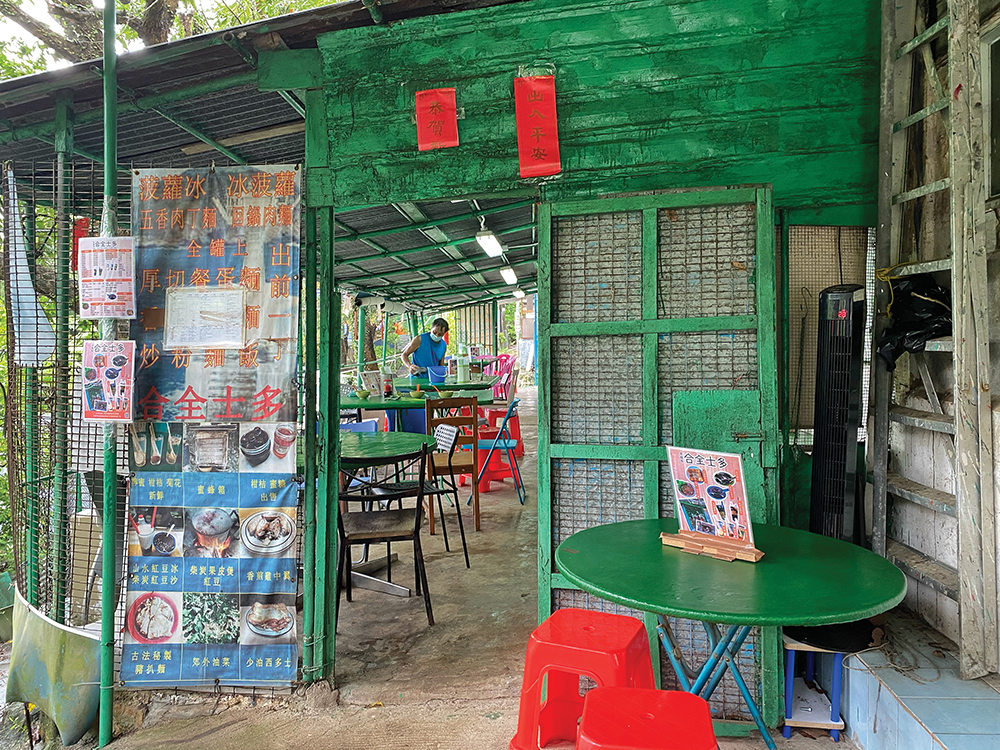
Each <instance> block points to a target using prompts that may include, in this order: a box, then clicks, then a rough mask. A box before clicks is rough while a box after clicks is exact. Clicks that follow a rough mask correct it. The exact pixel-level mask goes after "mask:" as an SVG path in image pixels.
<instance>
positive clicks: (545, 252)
mask: <svg viewBox="0 0 1000 750" xmlns="http://www.w3.org/2000/svg"><path fill="white" fill-rule="evenodd" d="M551 233H552V211H551V207H550V205H549V204H548V203H542V204H541V205H540V206H539V207H538V309H536V310H535V316H536V318H535V320H536V325H537V336H538V343H537V346H538V359H537V361H536V363H535V367H536V368H537V372H538V622H539V623H541V622H542V621H543V620H544V619H545V618H546V617H548V616H549V615H550V614H551V613H552V552H553V549H552V548H553V544H554V543H553V539H552V457H551V452H550V440H551V431H550V426H549V419H550V414H551V408H552V395H551V394H552V390H551V389H552V365H551V352H552V344H551V320H552V312H551V311H552V306H551V290H552V257H551Z"/></svg>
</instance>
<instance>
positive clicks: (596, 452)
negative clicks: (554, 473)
mask: <svg viewBox="0 0 1000 750" xmlns="http://www.w3.org/2000/svg"><path fill="white" fill-rule="evenodd" d="M549 455H551V456H552V458H585V459H592V460H596V461H666V460H667V449H666V448H665V447H664V446H662V445H568V444H562V443H552V444H551V445H550V446H549ZM657 486H658V485H657Z"/></svg>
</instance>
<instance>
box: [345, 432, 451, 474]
mask: <svg viewBox="0 0 1000 750" xmlns="http://www.w3.org/2000/svg"><path fill="white" fill-rule="evenodd" d="M422 445H426V446H427V450H428V451H432V450H434V449H435V448H437V443H436V442H435V440H434V437H433V436H432V435H421V434H419V433H415V432H348V431H347V430H344V431H342V432H341V433H340V462H341V463H342V464H346V465H349V466H353V467H363V466H376V465H378V464H380V463H382V462H383V461H384V460H385V459H386V458H391V457H392V456H400V455H403V454H405V453H416V452H417V451H418V450H420V446H422Z"/></svg>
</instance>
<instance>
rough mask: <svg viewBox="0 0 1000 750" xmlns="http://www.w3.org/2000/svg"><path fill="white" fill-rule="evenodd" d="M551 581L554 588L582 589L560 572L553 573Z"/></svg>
mask: <svg viewBox="0 0 1000 750" xmlns="http://www.w3.org/2000/svg"><path fill="white" fill-rule="evenodd" d="M550 581H551V584H552V588H554V589H570V590H577V591H579V589H580V587H579V586H577V585H576V584H575V583H572V582H571V581H569V580H567V578H566V576H564V575H561V574H560V573H553V574H552V577H551V578H550ZM546 616H547V615H546Z"/></svg>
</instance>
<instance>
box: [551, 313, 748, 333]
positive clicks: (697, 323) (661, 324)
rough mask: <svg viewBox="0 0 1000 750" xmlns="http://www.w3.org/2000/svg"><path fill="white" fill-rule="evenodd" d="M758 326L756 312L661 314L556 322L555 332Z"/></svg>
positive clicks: (683, 329)
mask: <svg viewBox="0 0 1000 750" xmlns="http://www.w3.org/2000/svg"><path fill="white" fill-rule="evenodd" d="M756 327H757V318H756V316H754V315H732V316H722V317H717V318H709V317H705V318H660V319H654V320H628V321H599V322H595V323H553V324H552V335H553V336H606V335H626V334H640V333H689V332H691V331H747V330H752V329H754V328H756Z"/></svg>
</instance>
